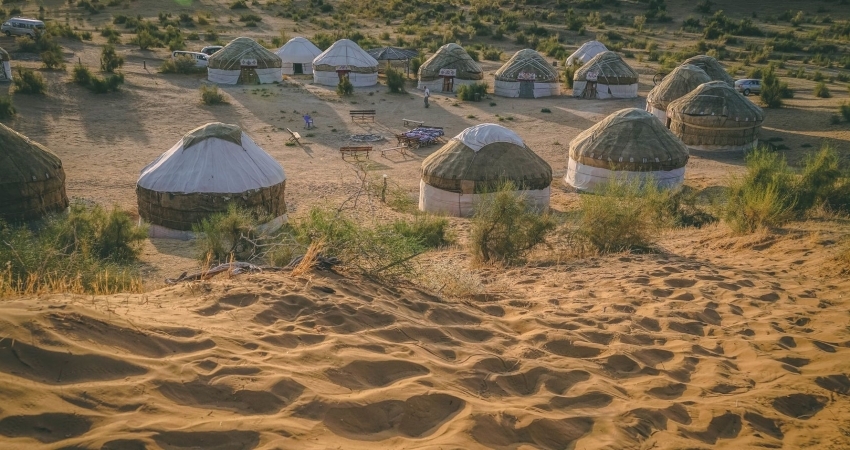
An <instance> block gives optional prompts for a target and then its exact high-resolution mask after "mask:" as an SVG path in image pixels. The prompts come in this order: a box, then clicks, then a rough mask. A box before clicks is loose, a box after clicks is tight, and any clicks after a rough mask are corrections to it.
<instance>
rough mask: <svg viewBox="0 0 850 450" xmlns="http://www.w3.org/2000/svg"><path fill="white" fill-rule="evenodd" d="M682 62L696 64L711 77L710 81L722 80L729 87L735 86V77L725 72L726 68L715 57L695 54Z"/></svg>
mask: <svg viewBox="0 0 850 450" xmlns="http://www.w3.org/2000/svg"><path fill="white" fill-rule="evenodd" d="M682 64H691V65H693V66H697V67H699V68H700V69H702V70H703V71H704V72H705V73H707V74H708V76H709V77H710V78H711V81H723V82H725V83H726V84H728V85H729V87H732V88H734V87H735V79H734V78H732V75H729V73H728V72H726V69H724V68H723V66H721V65H720V63H719V62H717V60H716V59H714V58H712V57H711V56H708V55H697V56H693V57H691V58H688V59H686V60H685V62H683V63H682Z"/></svg>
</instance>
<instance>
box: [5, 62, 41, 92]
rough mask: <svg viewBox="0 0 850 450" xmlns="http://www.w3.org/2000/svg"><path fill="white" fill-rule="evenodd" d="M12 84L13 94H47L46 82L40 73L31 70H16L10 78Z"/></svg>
mask: <svg viewBox="0 0 850 450" xmlns="http://www.w3.org/2000/svg"><path fill="white" fill-rule="evenodd" d="M12 82H13V84H14V85H15V92H18V93H21V94H45V93H46V92H47V82H46V81H44V77H43V76H41V74H40V73H38V72H36V71H34V70H32V69H24V68H20V69H18V73H16V74H15V75H14V76H13V77H12Z"/></svg>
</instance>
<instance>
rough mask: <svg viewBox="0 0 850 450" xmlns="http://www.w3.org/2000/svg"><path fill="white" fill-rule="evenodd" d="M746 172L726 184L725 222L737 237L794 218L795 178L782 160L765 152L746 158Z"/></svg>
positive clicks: (755, 152) (753, 153) (759, 149)
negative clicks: (727, 186)
mask: <svg viewBox="0 0 850 450" xmlns="http://www.w3.org/2000/svg"><path fill="white" fill-rule="evenodd" d="M746 165H747V172H746V173H745V174H744V175H743V176H736V177H733V178H732V181H731V182H730V184H729V190H728V197H727V203H726V210H725V214H724V220H725V221H726V223H727V224H728V225H729V227H730V228H732V230H734V231H735V232H738V233H751V232H753V231H756V230H757V229H760V228H771V227H776V226H779V225H782V224H783V223H785V222H787V221H788V220H790V219H791V218H793V215H794V214H793V209H794V206H795V202H796V198H795V196H794V185H795V176H794V173H793V171H792V170H791V169H790V168H789V167H788V164H787V162H786V161H785V158H784V157H782V156H781V155H779V154H776V153H773V152H771V151H769V150H767V149H766V148H758V149H756V150H754V151H753V152H751V153H750V154H749V155H747V157H746Z"/></svg>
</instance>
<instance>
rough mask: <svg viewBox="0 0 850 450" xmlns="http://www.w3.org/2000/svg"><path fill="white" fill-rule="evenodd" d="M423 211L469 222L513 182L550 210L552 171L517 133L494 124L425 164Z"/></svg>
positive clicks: (468, 132)
mask: <svg viewBox="0 0 850 450" xmlns="http://www.w3.org/2000/svg"><path fill="white" fill-rule="evenodd" d="M421 174H422V178H421V180H420V181H419V209H420V210H422V211H427V212H431V213H438V214H449V215H452V216H459V217H469V216H472V215H473V213H474V208H475V204H476V203H477V202H478V200H479V199H480V198H481V195H482V194H485V193H487V192H493V191H494V190H496V189H498V188H499V186H500V185H501V184H502V183H504V182H507V181H511V182H513V183H514V185H516V186H517V189H518V190H519V191H520V192H523V193H524V194H525V195H526V196H527V199H528V200H529V202H530V203H531V204H532V205H534V206H535V207H537V208H539V209H540V210H544V209H546V208H547V207H548V206H549V186H550V185H551V184H552V167H550V166H549V164H548V163H547V162H546V161H544V160H543V158H541V157H539V156H537V154H535V153H534V152H533V151H531V149H529V148H528V146H526V145H525V143H524V142H523V141H522V138H520V137H519V136H517V134H516V133H514V132H513V131H511V130H509V129H507V128H505V127H502V126H500V125H495V124H492V123H483V124H480V125H476V126H474V127H469V128H467V129H465V130H463V131H462V132H461V133H460V134H458V135H457V136H455V137H453V138H452V139H451V140H450V141H449V142H448V143H447V144H446V145H444V146H443V147H442V148H441V149H439V150H437V151H436V152H434V153H433V154H431V155H430V156H428V157H427V158H425V160H424V161H423V162H422V169H421Z"/></svg>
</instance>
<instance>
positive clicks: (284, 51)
mask: <svg viewBox="0 0 850 450" xmlns="http://www.w3.org/2000/svg"><path fill="white" fill-rule="evenodd" d="M275 54H276V55H277V56H279V57H280V60H281V68H282V71H283V74H284V75H300V74H311V73H313V60H314V59H316V57H317V56H319V55H320V54H322V51H321V50H319V47H316V46H315V45H313V43H312V42H310V41H308V40H307V39H306V38H303V37H301V36H298V37H294V38H292V39H290V40H289V41H287V42H286V44H283V47H281V48H279V49H277V51H276V52H275Z"/></svg>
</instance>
